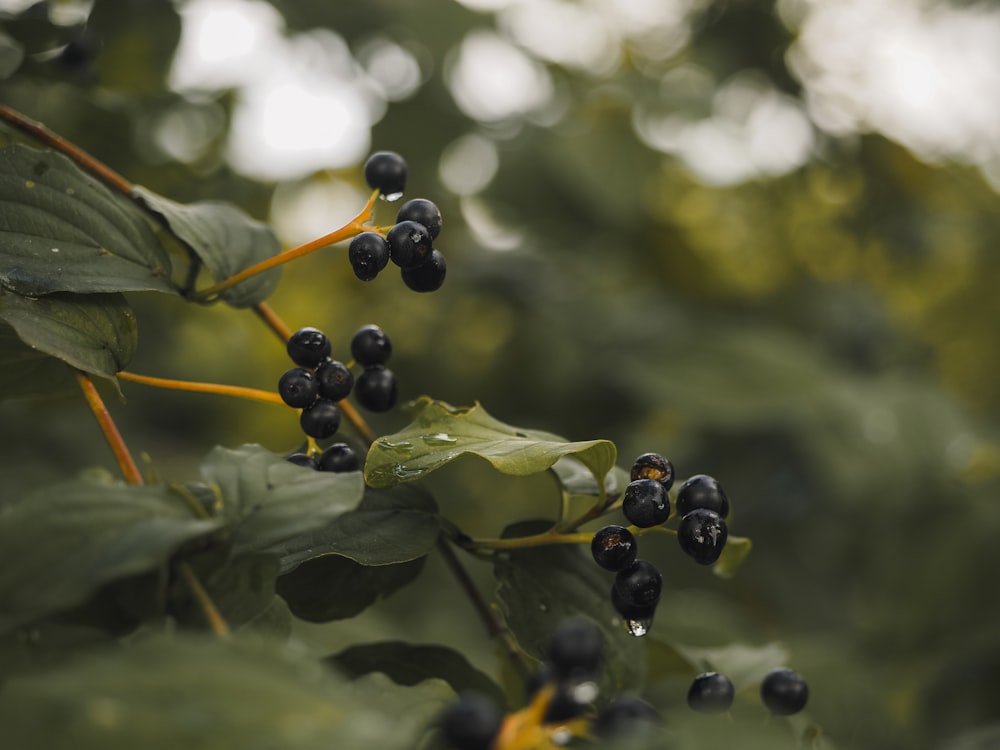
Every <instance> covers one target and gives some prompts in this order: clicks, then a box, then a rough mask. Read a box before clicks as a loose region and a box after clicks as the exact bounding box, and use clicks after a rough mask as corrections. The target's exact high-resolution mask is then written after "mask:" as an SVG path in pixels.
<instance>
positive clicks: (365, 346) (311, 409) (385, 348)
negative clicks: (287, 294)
mask: <svg viewBox="0 0 1000 750" xmlns="http://www.w3.org/2000/svg"><path fill="white" fill-rule="evenodd" d="M286 349H287V351H288V356H289V357H290V358H291V360H292V362H293V363H294V364H295V367H292V368H291V369H289V370H286V371H285V372H284V374H282V376H281V378H280V379H279V380H278V394H279V395H280V396H281V400H282V401H284V402H285V403H286V404H288V406H291V407H292V408H294V409H301V412H300V414H299V425H300V426H301V427H302V431H303V432H304V433H305V434H306V435H308V436H309V437H310V438H314V439H316V440H325V439H327V438H330V437H333V435H335V434H336V432H337V430H338V429H340V419H341V410H340V407H339V406H338V402H339V401H342V400H344V399H345V398H347V397H348V396H349V395H350V394H351V392H352V391H353V392H354V396H355V398H357V400H358V403H360V404H361V405H362V406H363V407H364V408H366V409H368V410H369V411H374V412H382V411H388V410H389V409H391V408H392V407H393V406H394V405H395V403H396V398H397V392H398V387H397V383H396V376H395V374H394V373H393V372H392V370H389V369H388V368H386V366H385V363H386V362H387V361H388V359H389V355H390V354H391V353H392V343H391V341H390V340H389V337H388V336H386V335H385V333H384V332H383V331H382V329H381V328H379V327H378V326H375V325H368V326H364V327H362V328H360V329H358V331H357V332H356V333H355V334H354V336H353V337H352V339H351V355H352V356H353V357H354V361H355V362H356V363H357V364H359V365H361V366H362V367H363V368H364V369H363V372H362V373H361V374H360V375H359V376H358V377H357V379H355V377H354V374H353V373H352V372H351V369H350V368H349V367H348V366H347V365H345V364H344V363H343V362H340V361H338V360H335V359H333V358H332V357H331V356H330V354H331V351H332V345H331V343H330V338H329V337H328V336H327V335H326V334H325V333H323V332H322V331H320V330H319V329H317V328H312V327H306V328H300V329H299V330H297V331H296V332H295V333H293V334H292V335H291V336H290V337H289V339H288V342H287V345H286ZM288 460H289V461H291V462H292V463H296V464H299V465H302V466H311V467H313V468H318V469H321V470H323V471H356V470H357V469H358V468H359V466H360V461H359V459H358V456H357V454H356V452H355V451H354V449H353V448H351V447H350V446H349V445H348V444H347V443H334V444H332V445H330V446H329V447H327V448H326V449H325V450H324V451H323V452H322V454H321V455H320V456H319V457H318V458H316V457H314V456H313V455H311V454H308V453H294V454H292V455H291V456H289V457H288Z"/></svg>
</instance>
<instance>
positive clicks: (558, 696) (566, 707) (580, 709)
mask: <svg viewBox="0 0 1000 750" xmlns="http://www.w3.org/2000/svg"><path fill="white" fill-rule="evenodd" d="M587 705H588V704H587V703H585V702H583V701H581V700H579V699H578V698H577V697H576V695H575V694H574V690H573V688H572V686H570V685H559V686H558V687H557V688H556V691H555V693H553V694H552V699H551V700H550V701H549V705H548V706H546V708H545V714H544V715H543V716H542V723H543V724H563V723H565V722H567V721H569V720H570V719H575V718H576V717H577V716H580V715H581V714H583V713H584V712H585V711H586V710H587Z"/></svg>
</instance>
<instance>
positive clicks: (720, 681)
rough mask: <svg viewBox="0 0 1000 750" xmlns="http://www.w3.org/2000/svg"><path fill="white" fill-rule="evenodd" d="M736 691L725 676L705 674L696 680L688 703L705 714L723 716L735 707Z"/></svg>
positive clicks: (689, 694)
mask: <svg viewBox="0 0 1000 750" xmlns="http://www.w3.org/2000/svg"><path fill="white" fill-rule="evenodd" d="M735 695H736V690H735V688H733V683H732V682H731V681H730V680H729V678H728V677H726V676H725V675H724V674H719V673H718V672H704V673H702V674H700V675H698V676H697V677H695V678H694V682H692V683H691V687H690V688H689V689H688V694H687V702H688V705H689V706H690V707H691V708H692V709H694V710H695V711H699V712H701V713H703V714H721V713H725V712H726V711H728V710H729V708H730V706H732V705H733V697H734V696H735Z"/></svg>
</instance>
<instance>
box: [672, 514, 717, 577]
mask: <svg viewBox="0 0 1000 750" xmlns="http://www.w3.org/2000/svg"><path fill="white" fill-rule="evenodd" d="M728 536H729V529H728V528H727V527H726V522H725V521H724V520H723V518H722V516H720V515H719V514H718V513H716V512H715V511H714V510H709V509H708V508H695V509H694V510H692V511H691V512H690V513H688V514H687V515H685V516H684V517H683V518H682V519H681V522H680V523H679V524H678V525H677V541H678V542H679V543H680V545H681V549H682V550H684V552H685V553H686V554H687V555H688V556H690V557H691V558H692V559H693V560H694V561H695V562H696V563H699V564H701V565H711V564H712V563H714V562H715V561H716V560H718V559H719V555H721V554H722V550H723V548H724V547H725V546H726V538H727V537H728Z"/></svg>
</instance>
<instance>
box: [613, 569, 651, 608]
mask: <svg viewBox="0 0 1000 750" xmlns="http://www.w3.org/2000/svg"><path fill="white" fill-rule="evenodd" d="M662 587H663V576H662V575H660V571H659V570H657V569H656V566H655V565H653V563H651V562H647V561H645V560H636V561H635V562H634V563H632V564H631V565H629V566H628V567H627V568H625V569H624V570H620V571H618V573H617V575H615V591H617V592H618V594H619V595H620V596H621V599H622V601H623V602H625V603H626V604H630V605H632V606H635V607H650V606H656V603H657V602H658V601H659V600H660V590H661V588H662Z"/></svg>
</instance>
